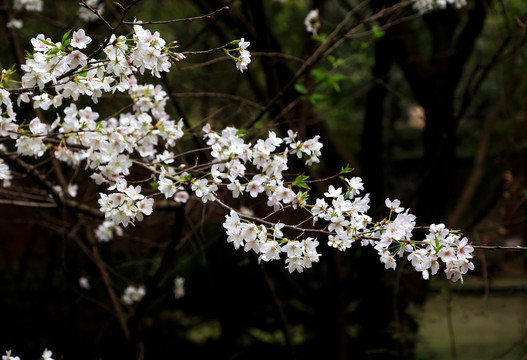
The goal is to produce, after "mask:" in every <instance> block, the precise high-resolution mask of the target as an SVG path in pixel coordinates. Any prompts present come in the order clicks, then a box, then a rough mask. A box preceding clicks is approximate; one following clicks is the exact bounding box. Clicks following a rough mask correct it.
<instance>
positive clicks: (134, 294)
mask: <svg viewBox="0 0 527 360" xmlns="http://www.w3.org/2000/svg"><path fill="white" fill-rule="evenodd" d="M145 294H146V290H145V287H144V286H143V285H141V286H133V285H130V286H128V287H127V288H126V289H125V290H124V294H123V297H122V300H123V302H124V303H125V304H127V305H132V304H133V303H136V302H139V301H141V299H142V298H143V297H144V296H145Z"/></svg>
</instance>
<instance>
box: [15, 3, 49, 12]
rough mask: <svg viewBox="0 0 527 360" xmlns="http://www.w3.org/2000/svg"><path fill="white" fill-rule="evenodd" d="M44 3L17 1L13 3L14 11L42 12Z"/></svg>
mask: <svg viewBox="0 0 527 360" xmlns="http://www.w3.org/2000/svg"><path fill="white" fill-rule="evenodd" d="M43 8H44V2H43V1H42V0H15V1H14V2H13V9H15V10H22V9H24V10H27V11H35V12H42V9H43Z"/></svg>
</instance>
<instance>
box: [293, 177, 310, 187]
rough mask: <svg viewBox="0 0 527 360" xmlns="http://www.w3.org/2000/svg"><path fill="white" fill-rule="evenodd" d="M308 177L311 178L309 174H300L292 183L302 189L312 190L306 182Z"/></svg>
mask: <svg viewBox="0 0 527 360" xmlns="http://www.w3.org/2000/svg"><path fill="white" fill-rule="evenodd" d="M307 179H309V176H307V175H304V174H302V175H298V176H297V177H296V179H295V181H294V182H293V184H292V185H293V186H296V187H299V188H301V189H307V190H311V188H310V187H309V186H308V185H307V184H306V180H307Z"/></svg>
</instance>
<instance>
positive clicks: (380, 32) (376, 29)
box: [372, 26, 386, 39]
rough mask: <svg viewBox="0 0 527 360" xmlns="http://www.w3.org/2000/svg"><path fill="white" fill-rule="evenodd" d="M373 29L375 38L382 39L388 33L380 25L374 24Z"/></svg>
mask: <svg viewBox="0 0 527 360" xmlns="http://www.w3.org/2000/svg"><path fill="white" fill-rule="evenodd" d="M372 31H373V37H374V38H375V39H380V38H382V37H383V36H384V35H386V32H385V31H384V30H381V29H380V28H379V27H378V26H374V27H373V28H372Z"/></svg>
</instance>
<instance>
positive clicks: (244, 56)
mask: <svg viewBox="0 0 527 360" xmlns="http://www.w3.org/2000/svg"><path fill="white" fill-rule="evenodd" d="M249 45H251V43H250V42H249V41H245V39H244V38H241V39H240V41H239V43H238V48H237V49H236V50H238V51H239V52H240V54H239V56H238V57H237V58H236V59H235V60H236V69H238V70H239V71H240V72H243V71H244V70H247V66H248V65H249V64H250V63H251V53H250V52H249V50H247V48H248V47H249Z"/></svg>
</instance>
